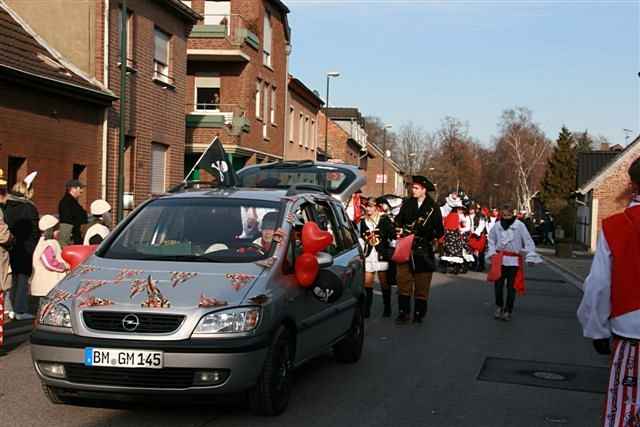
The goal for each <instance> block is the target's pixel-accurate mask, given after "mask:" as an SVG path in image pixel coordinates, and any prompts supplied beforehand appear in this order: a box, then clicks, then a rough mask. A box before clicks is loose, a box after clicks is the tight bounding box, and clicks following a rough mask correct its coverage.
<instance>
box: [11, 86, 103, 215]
mask: <svg viewBox="0 0 640 427" xmlns="http://www.w3.org/2000/svg"><path fill="white" fill-rule="evenodd" d="M0 93H2V103H0V168H2V169H4V171H5V173H8V157H9V156H14V157H23V158H26V159H27V160H26V167H25V168H24V172H23V173H22V176H19V178H20V179H22V178H24V175H26V174H27V173H29V172H31V171H38V177H37V178H36V180H35V181H34V190H35V196H34V202H35V203H36V206H37V207H38V209H39V211H40V214H57V213H58V202H59V200H60V198H61V197H62V196H63V195H64V191H65V187H64V185H65V182H66V181H67V180H69V179H71V178H72V177H73V165H74V163H75V164H82V165H86V170H85V173H84V175H83V176H82V178H81V180H82V181H83V182H86V183H87V190H86V195H85V197H84V198H83V200H82V201H83V204H84V205H85V207H88V205H89V203H90V202H91V201H92V200H94V199H96V198H98V197H99V179H98V178H99V175H98V171H99V167H98V166H99V163H100V162H99V160H100V148H99V147H100V137H101V132H100V129H101V126H100V124H101V122H102V111H103V108H102V107H98V106H95V105H92V104H89V103H85V102H81V101H75V100H73V99H70V98H66V97H63V96H58V95H52V94H50V93H47V92H43V91H40V90H37V89H33V88H29V87H21V86H19V85H17V84H15V83H13V82H11V83H7V82H5V81H2V80H0Z"/></svg>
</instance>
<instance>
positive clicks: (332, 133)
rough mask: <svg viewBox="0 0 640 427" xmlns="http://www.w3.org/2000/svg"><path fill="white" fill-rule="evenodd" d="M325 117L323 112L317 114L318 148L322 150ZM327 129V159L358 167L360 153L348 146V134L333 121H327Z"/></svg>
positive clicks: (351, 145)
mask: <svg viewBox="0 0 640 427" xmlns="http://www.w3.org/2000/svg"><path fill="white" fill-rule="evenodd" d="M325 117H326V116H325V115H324V113H323V112H319V113H318V122H319V127H318V147H319V148H320V149H321V150H324V142H325V120H326V119H325ZM327 128H328V134H329V137H328V140H327V146H328V151H329V157H330V158H332V159H337V160H341V161H342V162H344V163H347V164H350V165H354V166H359V163H360V162H359V158H360V155H361V154H360V151H359V150H358V149H357V148H355V147H354V145H353V144H350V143H349V142H348V140H349V139H350V135H349V133H347V132H346V131H345V130H344V129H342V128H341V127H340V126H338V125H337V124H336V123H335V122H334V121H333V120H331V119H329V123H328V125H327Z"/></svg>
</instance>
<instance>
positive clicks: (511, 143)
mask: <svg viewBox="0 0 640 427" xmlns="http://www.w3.org/2000/svg"><path fill="white" fill-rule="evenodd" d="M499 128H500V136H499V137H498V138H497V141H496V147H495V151H496V154H498V153H499V152H500V151H502V152H503V153H504V156H503V157H504V159H505V160H506V165H505V166H507V168H508V169H507V170H506V172H507V176H509V175H511V177H512V178H513V180H514V182H513V184H514V185H513V186H512V188H513V189H514V190H515V200H514V201H515V203H516V205H517V208H518V209H519V210H526V211H527V212H530V211H531V199H532V198H533V197H534V196H535V194H536V191H537V188H538V186H539V183H540V179H541V177H542V175H543V174H544V168H545V164H546V160H547V158H548V156H549V153H550V148H551V142H550V141H549V140H548V139H547V138H546V136H545V135H544V132H543V131H542V130H541V129H540V126H539V125H538V124H536V123H534V122H533V119H532V112H531V110H529V109H527V108H524V107H517V108H515V109H510V110H505V111H504V112H503V113H502V118H501V121H500V123H499ZM505 178H506V177H505Z"/></svg>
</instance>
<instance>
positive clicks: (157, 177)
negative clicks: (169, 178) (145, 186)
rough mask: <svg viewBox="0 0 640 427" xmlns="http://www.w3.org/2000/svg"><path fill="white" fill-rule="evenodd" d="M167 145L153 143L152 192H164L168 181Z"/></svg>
mask: <svg viewBox="0 0 640 427" xmlns="http://www.w3.org/2000/svg"><path fill="white" fill-rule="evenodd" d="M166 157H167V147H165V146H164V145H161V144H154V143H152V144H151V192H152V193H163V192H164V191H165V182H166V179H165V178H166V171H165V169H166V164H167V163H166Z"/></svg>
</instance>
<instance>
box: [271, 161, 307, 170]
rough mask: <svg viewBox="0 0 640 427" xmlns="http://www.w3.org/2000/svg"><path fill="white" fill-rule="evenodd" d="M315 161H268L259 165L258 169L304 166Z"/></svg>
mask: <svg viewBox="0 0 640 427" xmlns="http://www.w3.org/2000/svg"><path fill="white" fill-rule="evenodd" d="M314 164H315V162H314V161H313V160H285V161H280V162H274V163H268V164H266V165H261V166H260V169H275V168H283V167H284V168H287V167H288V168H297V167H305V166H313V165H314Z"/></svg>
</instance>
